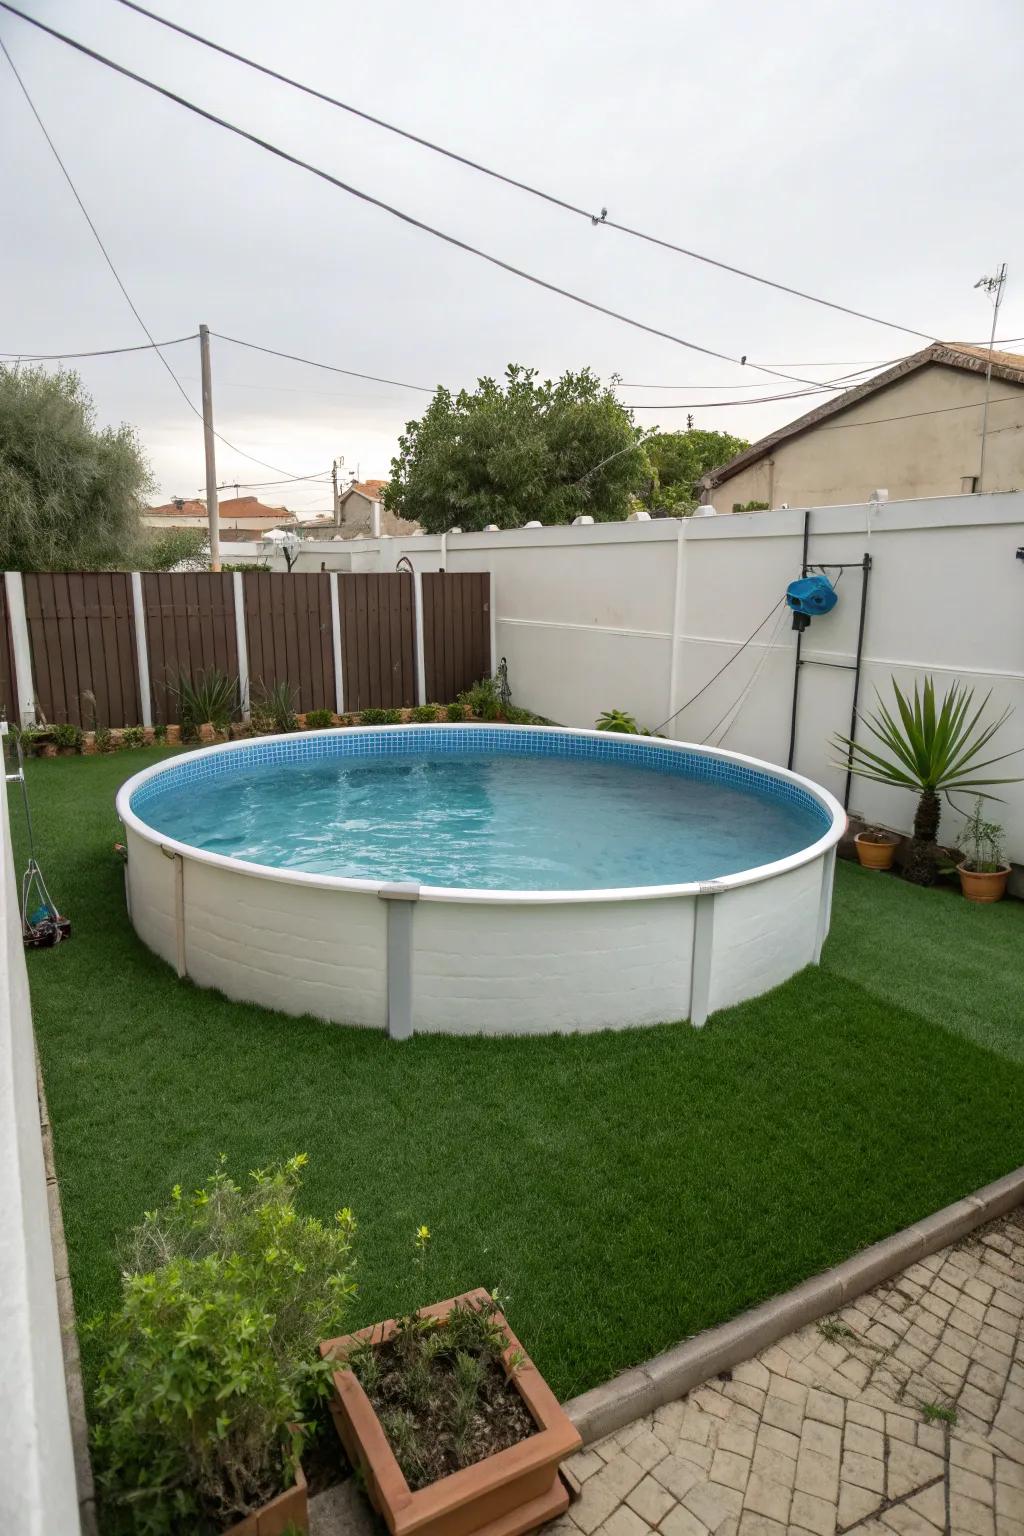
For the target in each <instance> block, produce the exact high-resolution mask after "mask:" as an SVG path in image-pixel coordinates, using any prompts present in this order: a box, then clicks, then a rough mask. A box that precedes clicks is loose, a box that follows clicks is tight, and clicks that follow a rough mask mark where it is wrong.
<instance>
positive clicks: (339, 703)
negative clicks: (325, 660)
mask: <svg viewBox="0 0 1024 1536" xmlns="http://www.w3.org/2000/svg"><path fill="white" fill-rule="evenodd" d="M331 639H332V641H333V644H334V713H335V714H336V715H343V714H344V713H345V678H344V675H343V672H342V664H341V588H340V587H339V585H338V573H337V571H332V572H331Z"/></svg>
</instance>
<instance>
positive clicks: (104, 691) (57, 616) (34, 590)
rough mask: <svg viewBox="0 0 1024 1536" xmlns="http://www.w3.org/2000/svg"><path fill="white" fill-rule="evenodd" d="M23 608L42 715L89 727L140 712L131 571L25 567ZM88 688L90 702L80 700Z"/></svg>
mask: <svg viewBox="0 0 1024 1536" xmlns="http://www.w3.org/2000/svg"><path fill="white" fill-rule="evenodd" d="M23 581H24V590H25V615H26V618H27V621H28V634H29V644H30V646H31V649H32V670H33V673H34V676H35V694H36V699H37V701H38V705H39V709H40V711H41V714H42V717H43V719H45V720H47V721H51V722H55V723H56V722H64V721H70V722H71V723H72V724H74V725H84V726H85V727H86V728H89V727H91V726H92V725H93V723H94V718H95V720H96V721H97V722H98V723H99V724H100V725H113V726H121V725H137V724H138V722H139V719H140V716H141V709H140V704H139V674H138V665H137V660H136V650H135V618H134V610H133V608H132V586H131V576H130V575H129V574H128V573H127V572H125V571H68V572H63V571H59V572H53V571H26V573H25V576H24V578H23ZM87 692H88V693H92V694H93V696H94V698H95V701H96V702H95V706H93V705H92V704H90V703H89V701H87V700H85V699H84V695H85V694H86V693H87Z"/></svg>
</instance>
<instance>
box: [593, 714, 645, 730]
mask: <svg viewBox="0 0 1024 1536" xmlns="http://www.w3.org/2000/svg"><path fill="white" fill-rule="evenodd" d="M594 727H595V729H596V730H598V731H620V732H621V733H622V734H623V735H624V736H639V734H640V727H639V726H638V725H637V723H636V721H635V720H634V719H633V716H632V715H627V714H626V712H625V710H623V709H606V710H605V712H604V714H603V715H599V716H598V718H597V720H596V721H595V722H594Z"/></svg>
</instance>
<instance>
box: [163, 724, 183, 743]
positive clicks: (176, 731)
mask: <svg viewBox="0 0 1024 1536" xmlns="http://www.w3.org/2000/svg"><path fill="white" fill-rule="evenodd" d="M166 741H167V745H168V746H169V747H170V746H177V744H178V742H180V741H181V726H180V725H169V726H168V727H167V736H166Z"/></svg>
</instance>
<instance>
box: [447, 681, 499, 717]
mask: <svg viewBox="0 0 1024 1536" xmlns="http://www.w3.org/2000/svg"><path fill="white" fill-rule="evenodd" d="M458 702H459V703H460V704H463V705H465V707H466V709H468V710H469V712H470V714H471V715H476V716H477V717H478V718H479V719H481V720H500V719H501V717H502V715H503V714H504V713H505V708H506V707H507V706H506V705H503V703H502V698H501V690H500V687H499V684H498V679H497V678H496V677H482V678H481V679H480V681H479V682H478V683H474V684H473V686H472V688H467V689H466V690H465V691H464V692H463V693H460V694H459V699H458Z"/></svg>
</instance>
